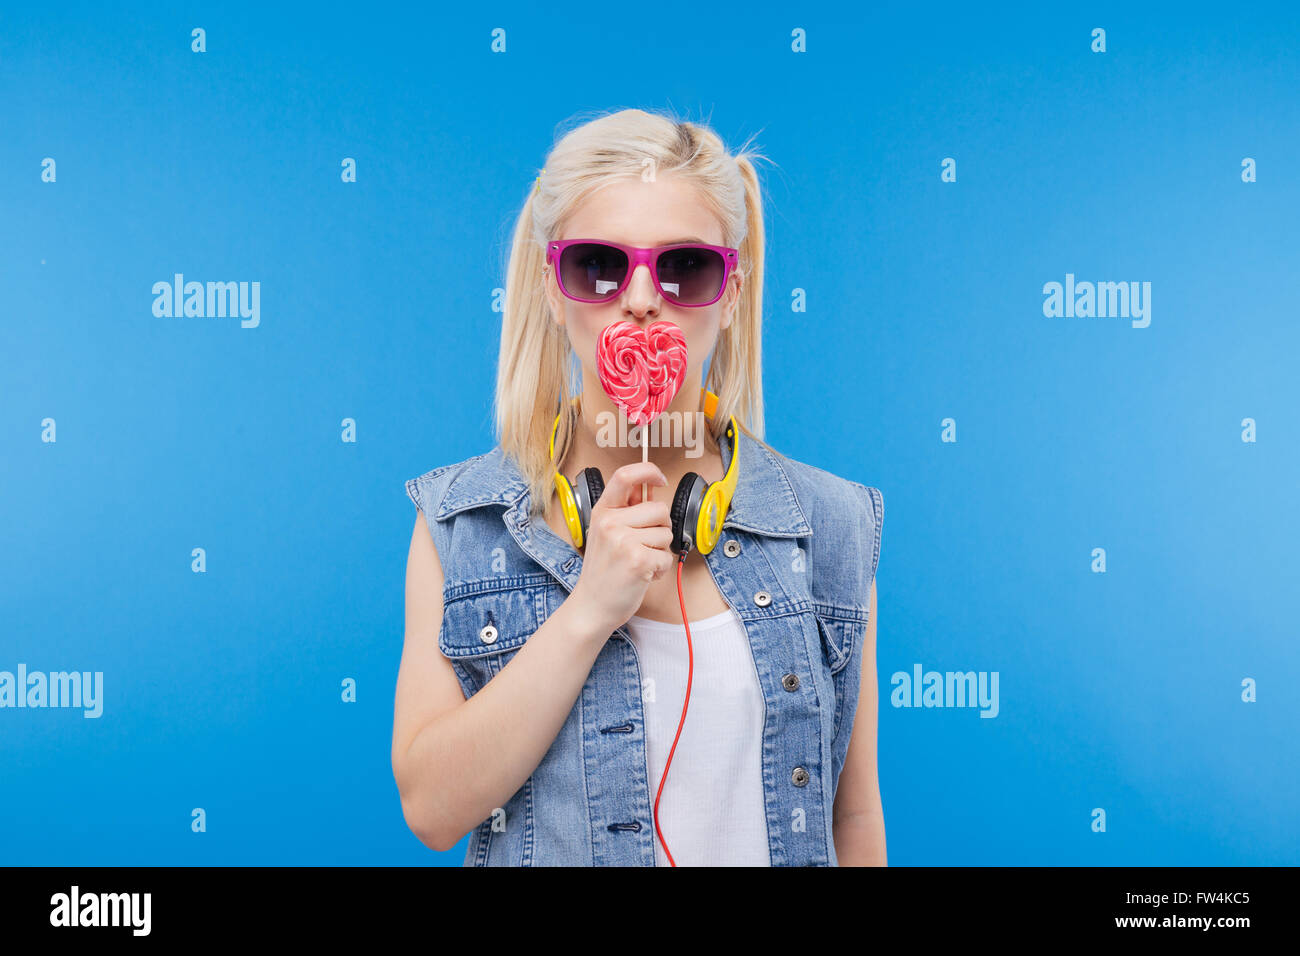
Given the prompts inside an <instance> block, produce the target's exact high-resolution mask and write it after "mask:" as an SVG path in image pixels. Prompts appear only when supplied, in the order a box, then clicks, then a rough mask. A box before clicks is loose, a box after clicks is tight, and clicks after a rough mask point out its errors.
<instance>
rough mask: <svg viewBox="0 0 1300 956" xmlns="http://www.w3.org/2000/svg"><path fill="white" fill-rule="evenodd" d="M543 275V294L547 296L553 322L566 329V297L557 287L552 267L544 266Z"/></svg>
mask: <svg viewBox="0 0 1300 956" xmlns="http://www.w3.org/2000/svg"><path fill="white" fill-rule="evenodd" d="M542 268H543V270H544V271H543V273H542V292H543V294H544V295H545V296H546V304H547V306H548V307H549V309H550V313H551V321H552V322H554V323H555V324H556V325H558V326H560V327H561V328H563V327H564V301H563V299H564V297H563V296H561V295H560V291H559V289H557V288H556V286H555V275H554V274H553V273H552V271H551V268H550V266H543V267H542Z"/></svg>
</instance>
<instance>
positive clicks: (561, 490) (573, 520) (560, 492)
mask: <svg viewBox="0 0 1300 956" xmlns="http://www.w3.org/2000/svg"><path fill="white" fill-rule="evenodd" d="M555 494H556V496H557V497H559V499H560V511H562V512H563V513H564V523H565V524H567V525H568V526H569V534H570V535H572V536H573V546H574V547H575V548H581V547H582V518H581V516H580V515H579V514H578V499H577V497H576V496H575V495H574V493H573V486H572V485H570V484H569V479H567V478H565V477H564V476H563V475H561V474H560V473H559V472H556V475H555Z"/></svg>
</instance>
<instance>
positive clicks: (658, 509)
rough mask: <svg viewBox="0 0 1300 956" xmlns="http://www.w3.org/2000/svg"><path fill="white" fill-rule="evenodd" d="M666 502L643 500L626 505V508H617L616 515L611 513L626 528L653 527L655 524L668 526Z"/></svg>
mask: <svg viewBox="0 0 1300 956" xmlns="http://www.w3.org/2000/svg"><path fill="white" fill-rule="evenodd" d="M668 512H669V508H668V502H666V501H643V502H641V503H640V504H636V505H628V506H627V507H626V508H622V509H620V510H619V512H618V515H617V516H615V515H611V516H610V517H612V518H614V519H615V520H616V521H618V522H619V523H620V524H622V525H624V526H625V527H628V528H653V527H657V526H662V527H665V528H667V527H669V521H668Z"/></svg>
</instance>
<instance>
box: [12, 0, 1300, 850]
mask: <svg viewBox="0 0 1300 956" xmlns="http://www.w3.org/2000/svg"><path fill="white" fill-rule="evenodd" d="M598 13H599V15H598V16H591V17H590V18H584V16H582V15H581V14H579V13H577V12H574V11H565V13H564V15H562V16H557V15H555V12H554V11H553V10H551V9H550V8H546V7H536V6H535V5H528V4H522V3H519V4H493V5H491V6H489V7H475V6H471V7H442V6H439V5H436V4H429V5H414V4H412V5H409V6H407V7H405V8H395V7H392V6H386V5H385V6H364V5H362V6H357V5H354V4H340V5H337V6H334V5H328V4H319V3H313V4H310V5H303V6H301V7H287V6H285V7H270V6H268V5H264V4H245V5H243V6H242V8H239V9H233V8H231V7H229V6H227V5H225V4H211V5H209V4H171V3H167V4H162V3H159V4H131V5H121V6H116V5H114V6H111V7H110V6H108V5H101V4H85V5H80V6H65V5H43V4H17V3H6V4H5V5H4V9H3V15H2V16H0V291H2V292H3V298H2V299H0V309H2V310H3V311H2V315H3V320H2V322H0V363H2V364H0V368H2V369H3V371H2V373H0V456H2V460H3V468H2V469H0V476H2V487H3V494H2V495H0V581H2V582H3V583H2V584H0V672H3V673H7V674H9V675H10V686H11V688H12V687H17V686H18V684H17V682H18V680H19V676H18V675H19V674H20V672H21V673H22V674H23V675H25V677H24V683H25V682H26V680H28V679H32V678H31V675H33V674H36V673H40V674H44V675H49V674H55V673H58V672H78V673H90V674H92V675H94V674H97V675H101V676H100V677H99V679H98V693H97V696H96V700H95V703H94V710H97V711H98V713H97V714H95V715H93V716H88V714H90V713H91V708H90V707H89V706H82V707H81V708H77V707H63V708H55V707H50V706H46V707H18V706H5V707H0V779H2V781H3V785H2V786H0V863H7V864H60V865H63V864H67V865H111V864H125V865H142V864H236V863H251V864H372V863H380V864H390V863H391V864H421V863H435V864H444V865H458V864H459V863H460V862H461V859H462V856H463V852H464V845H463V844H462V845H461V846H460V847H458V848H456V849H454V850H452V851H450V852H447V853H442V854H438V853H434V852H432V851H431V850H429V849H428V848H426V847H425V846H424V845H423V844H421V843H420V842H419V841H418V840H417V839H416V838H415V837H414V836H413V835H412V834H411V832H410V831H409V830H408V829H407V826H406V824H405V822H404V821H403V818H402V813H401V808H400V804H399V800H398V794H397V789H396V785H395V783H394V780H393V776H392V767H391V763H390V752H389V748H390V744H391V734H392V718H393V692H394V684H395V679H396V674H397V666H398V660H399V657H400V653H401V647H402V641H403V587H404V574H405V562H406V555H407V548H408V545H409V541H410V536H411V530H412V526H413V523H414V518H415V511H414V509H413V508H412V506H411V502H410V501H409V499H408V498H407V497H406V493H405V489H404V486H403V483H404V481H405V480H406V479H407V478H410V477H413V476H416V475H419V474H422V473H424V472H425V471H428V470H429V469H431V468H434V467H436V466H439V465H443V464H448V463H451V462H453V461H459V460H461V459H464V458H467V457H469V456H471V455H476V454H478V453H480V452H483V451H487V450H488V449H489V448H491V447H492V445H493V444H494V443H495V438H494V436H493V432H492V413H491V404H492V395H493V385H494V376H495V363H496V356H497V347H498V341H499V338H498V336H499V329H500V313H499V312H498V311H495V310H494V303H496V302H497V301H499V299H498V294H497V290H499V289H500V288H501V287H502V286H503V285H504V263H505V256H506V252H507V249H508V242H509V237H510V229H511V227H512V225H513V221H514V217H515V215H516V214H517V212H518V210H519V208H520V205H521V204H522V202H523V200H524V199H525V197H526V196H527V191H528V190H529V189H530V188H531V187H532V185H533V178H534V176H535V175H536V173H537V171H538V169H539V168H540V167H541V166H542V165H543V164H544V161H545V156H546V152H547V150H548V148H549V147H550V146H551V145H552V143H553V142H554V141H555V139H556V138H557V137H558V136H559V135H561V134H562V133H563V132H564V131H565V130H567V129H568V128H570V127H571V126H572V125H576V123H577V122H579V121H580V120H581V118H582V117H583V116H584V115H594V114H595V113H596V112H601V111H605V110H610V109H616V108H622V107H628V106H636V107H641V108H645V109H654V110H657V109H667V110H670V111H672V112H674V113H675V114H676V115H678V116H679V117H680V118H686V119H695V120H702V121H705V122H708V123H709V124H710V125H712V126H713V127H714V128H715V129H717V130H718V132H719V133H720V134H721V135H722V136H723V138H724V140H726V141H727V143H728V145H729V146H730V147H731V148H732V149H733V150H734V149H736V148H738V147H739V146H740V145H742V143H743V142H744V140H745V139H746V138H747V137H749V136H750V135H751V134H755V133H756V134H758V139H757V142H756V145H757V147H758V148H759V149H760V150H761V151H762V152H763V153H764V154H765V155H766V156H768V157H770V158H771V159H772V160H773V162H774V164H775V165H774V166H767V165H764V166H760V175H761V176H762V177H763V179H764V182H765V187H766V190H767V194H766V199H767V206H766V217H767V220H766V221H767V228H768V244H767V263H766V264H767V276H766V297H765V308H764V313H765V314H764V317H763V318H764V355H763V366H764V386H765V388H764V391H765V400H766V410H767V421H768V430H767V438H768V440H769V441H770V442H771V443H772V444H773V445H775V447H777V448H778V449H780V450H782V451H783V452H784V453H786V454H788V455H790V456H791V457H793V458H796V459H799V460H801V461H805V462H808V463H810V464H814V465H817V466H819V467H822V468H825V469H827V470H829V471H832V472H834V473H835V474H838V475H841V476H843V477H846V478H849V479H852V480H854V481H859V482H862V483H864V484H868V485H874V486H876V487H878V488H880V489H881V490H882V492H883V494H884V500H885V517H884V522H883V538H882V548H881V558H880V565H879V573H878V578H877V581H878V593H879V614H878V649H877V673H878V689H879V696H880V708H879V721H880V726H879V766H880V781H881V793H882V798H883V801H884V809H885V821H886V828H887V837H888V849H889V860H890V862H891V864H903V865H907V864H986V863H987V864H1031V863H1045V864H1178V865H1182V864H1295V863H1300V815H1298V814H1297V812H1296V807H1297V805H1300V781H1298V777H1297V766H1298V763H1300V760H1298V758H1297V748H1296V745H1295V734H1296V731H1297V728H1298V727H1300V719H1298V718H1300V704H1298V703H1297V693H1296V688H1297V686H1300V653H1298V652H1297V643H1298V642H1297V632H1296V626H1297V625H1296V621H1297V619H1298V614H1297V611H1298V608H1297V590H1298V589H1297V587H1296V580H1297V578H1298V569H1297V560H1296V546H1295V544H1296V541H1297V540H1298V539H1300V520H1298V515H1297V512H1298V505H1297V475H1298V474H1300V454H1298V453H1297V447H1298V446H1297V429H1298V428H1300V419H1298V418H1297V409H1298V408H1300V389H1298V387H1297V382H1296V373H1295V368H1296V362H1297V356H1298V355H1300V315H1297V309H1296V303H1297V301H1300V279H1298V278H1297V277H1298V276H1300V270H1298V269H1297V266H1298V265H1300V241H1297V236H1298V231H1297V213H1298V212H1300V180H1298V179H1297V177H1296V175H1295V170H1294V164H1295V157H1296V156H1297V155H1300V22H1298V19H1297V17H1298V14H1297V11H1296V8H1295V6H1294V5H1293V4H1277V5H1275V6H1272V5H1251V6H1249V7H1248V8H1242V9H1237V8H1233V7H1227V6H1224V5H1222V4H1214V5H1208V4H1207V5H1204V6H1203V7H1197V6H1196V5H1186V4H1180V5H1177V6H1173V5H1171V6H1169V7H1164V8H1152V7H1148V8H1143V9H1135V8H1134V6H1133V5H1132V4H1128V3H1123V4H1118V3H1117V4H1091V5H1075V6H1071V7H1069V8H1065V7H1060V8H1057V7H1056V6H1054V5H1047V6H1044V5H1039V4H1035V5H1025V6H1020V7H1004V8H1000V9H996V10H991V9H983V8H982V7H981V6H980V5H973V4H962V5H958V6H956V7H948V6H945V7H941V8H935V7H933V6H920V7H916V8H915V10H905V9H900V8H899V5H894V4H889V5H884V4H879V5H857V4H830V5H815V6H794V7H792V6H789V5H786V4H758V5H752V4H748V5H743V6H742V7H738V8H730V7H709V6H707V5H704V6H699V5H697V6H694V7H690V8H682V9H680V10H679V9H676V8H667V7H654V8H644V7H638V6H636V5H621V6H620V5H617V4H615V5H604V6H602V7H600V8H599V11H598ZM195 31H202V32H201V33H196V32H195ZM1099 31H1100V32H1099ZM494 40H495V41H496V43H495V45H496V47H497V49H495V50H494ZM502 42H504V50H502V49H500V47H501V44H502ZM350 170H351V171H352V172H354V174H355V175H354V177H353V176H351V175H350V174H349V171H350ZM177 275H180V276H183V277H184V278H183V280H182V281H191V280H194V281H201V282H209V281H220V282H231V283H235V284H236V285H235V286H232V287H231V288H232V290H236V291H237V292H238V293H239V294H241V295H242V296H243V298H242V299H241V300H240V301H241V304H242V305H243V306H244V309H243V311H241V312H240V313H238V314H235V315H227V316H224V317H222V316H216V317H195V316H189V317H186V316H181V317H171V316H159V315H156V314H155V302H156V301H157V299H158V295H159V293H157V292H155V291H154V290H155V287H156V285H157V284H160V283H161V284H163V285H166V284H168V283H172V282H173V281H174V279H175V277H176V276H177ZM1053 284H1056V285H1055V286H1054V285H1053ZM931 672H934V673H935V674H938V675H939V679H941V680H946V675H948V674H950V673H952V674H958V673H960V674H966V673H974V674H975V675H977V678H978V680H979V681H980V682H981V683H980V686H982V687H983V688H984V689H985V690H986V695H985V696H984V697H983V698H980V699H978V700H975V701H970V700H968V701H965V702H964V703H965V705H966V706H960V704H962V703H963V702H962V701H959V700H955V699H953V698H951V697H949V696H947V695H945V694H942V693H941V694H939V696H937V697H934V698H930V699H928V703H929V704H932V705H933V704H944V705H952V706H926V705H925V704H926V703H927V700H922V706H909V705H914V704H915V703H916V701H917V699H918V698H920V696H921V695H920V693H919V691H918V692H917V693H916V695H915V696H914V695H913V691H912V690H910V689H909V687H910V685H909V684H908V683H905V681H907V682H910V681H912V680H913V678H914V676H915V675H917V674H918V673H919V674H920V675H922V683H924V682H925V679H926V678H925V676H924V675H926V674H929V673H931ZM0 680H3V677H2V676H0ZM351 688H355V699H354V700H353V699H351V694H350V693H349V689H351ZM87 696H90V695H89V694H88V695H87ZM83 703H84V702H83ZM198 820H201V821H202V826H201V827H200V826H197V825H196V821H198Z"/></svg>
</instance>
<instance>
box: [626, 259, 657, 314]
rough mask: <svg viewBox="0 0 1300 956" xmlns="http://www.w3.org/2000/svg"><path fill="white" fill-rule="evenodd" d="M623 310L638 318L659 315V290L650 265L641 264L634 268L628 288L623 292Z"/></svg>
mask: <svg viewBox="0 0 1300 956" xmlns="http://www.w3.org/2000/svg"><path fill="white" fill-rule="evenodd" d="M623 300H624V301H623V311H624V313H625V314H631V315H633V316H635V317H637V318H645V317H650V318H655V317H658V315H659V290H658V289H656V288H655V283H654V278H653V277H652V276H651V275H650V267H649V266H646V265H639V266H637V267H636V268H635V269H633V270H632V278H631V279H629V280H628V283H627V289H626V290H624V292H623Z"/></svg>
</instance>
